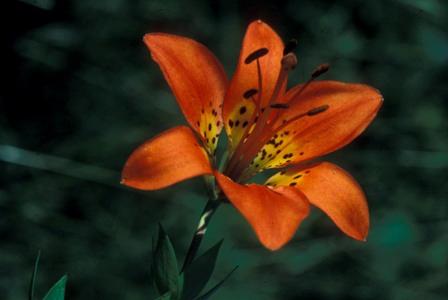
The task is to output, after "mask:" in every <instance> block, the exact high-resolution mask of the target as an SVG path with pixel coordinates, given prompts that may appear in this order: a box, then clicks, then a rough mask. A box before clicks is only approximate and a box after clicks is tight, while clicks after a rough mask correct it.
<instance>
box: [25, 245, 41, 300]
mask: <svg viewBox="0 0 448 300" xmlns="http://www.w3.org/2000/svg"><path fill="white" fill-rule="evenodd" d="M39 260H40V251H38V252H37V257H36V260H35V262H34V270H33V274H32V275H31V281H30V287H29V290H28V299H29V300H33V299H34V285H35V283H36V275H37V269H38V267H39Z"/></svg>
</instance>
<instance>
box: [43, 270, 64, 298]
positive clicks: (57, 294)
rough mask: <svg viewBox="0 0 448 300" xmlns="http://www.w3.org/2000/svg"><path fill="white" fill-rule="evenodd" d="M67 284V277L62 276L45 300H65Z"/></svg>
mask: <svg viewBox="0 0 448 300" xmlns="http://www.w3.org/2000/svg"><path fill="white" fill-rule="evenodd" d="M66 283H67V275H64V276H62V278H61V279H59V281H58V282H56V283H55V284H54V285H53V286H52V287H51V289H50V290H49V291H48V293H47V294H46V295H45V297H44V298H43V300H64V294H65V284H66Z"/></svg>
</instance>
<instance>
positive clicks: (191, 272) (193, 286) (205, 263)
mask: <svg viewBox="0 0 448 300" xmlns="http://www.w3.org/2000/svg"><path fill="white" fill-rule="evenodd" d="M222 242H223V241H222V240H221V241H220V242H218V243H217V244H216V245H215V246H213V247H212V248H210V249H208V250H207V251H206V252H205V253H204V254H202V255H201V256H199V257H198V258H197V259H195V260H194V261H193V263H192V264H191V265H190V266H189V267H188V268H187V269H186V270H185V286H184V292H183V295H182V299H183V300H192V299H194V298H195V297H196V296H198V295H199V293H200V292H201V291H202V289H203V288H204V287H205V285H206V284H207V282H208V281H209V279H210V277H211V276H212V273H213V270H214V269H215V265H216V259H217V257H218V253H219V249H220V248H221V245H222Z"/></svg>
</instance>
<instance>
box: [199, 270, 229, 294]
mask: <svg viewBox="0 0 448 300" xmlns="http://www.w3.org/2000/svg"><path fill="white" fill-rule="evenodd" d="M236 269H238V266H236V267H235V268H233V270H232V271H230V273H229V274H227V275H226V277H224V278H223V279H222V280H221V281H220V282H218V283H217V284H216V285H215V286H214V287H212V288H211V289H210V290H209V291H208V292H207V293H205V294H204V295H202V296H200V297H198V298H196V300H208V299H210V297H211V296H213V294H214V293H216V291H218V289H219V288H220V287H221V285H222V284H223V283H224V282H225V281H226V280H227V279H229V277H230V276H231V275H232V274H233V272H235V271H236Z"/></svg>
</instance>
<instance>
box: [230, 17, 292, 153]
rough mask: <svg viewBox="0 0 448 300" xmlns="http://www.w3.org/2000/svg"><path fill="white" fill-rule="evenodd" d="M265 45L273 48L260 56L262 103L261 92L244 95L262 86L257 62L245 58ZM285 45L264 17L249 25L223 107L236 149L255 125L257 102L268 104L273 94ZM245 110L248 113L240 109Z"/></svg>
mask: <svg viewBox="0 0 448 300" xmlns="http://www.w3.org/2000/svg"><path fill="white" fill-rule="evenodd" d="M261 48H267V49H268V51H269V52H268V53H267V54H266V55H265V56H263V57H261V58H259V62H260V67H261V75H262V78H263V80H262V91H261V103H258V95H259V94H255V95H254V96H253V97H251V98H249V99H245V98H244V97H243V95H244V93H245V92H246V91H248V90H251V89H257V90H258V89H259V87H258V71H257V63H256V62H252V63H250V64H246V63H244V61H245V59H246V58H247V57H248V56H249V55H250V54H251V53H253V52H254V51H256V50H259V49H261ZM283 48H284V45H283V42H282V40H281V39H280V37H279V36H278V35H277V34H276V33H275V31H274V30H273V29H272V28H271V27H269V25H267V24H265V23H263V22H262V21H260V20H258V21H255V22H252V23H251V24H250V25H249V27H248V28H247V31H246V35H245V36H244V40H243V45H242V48H241V52H240V57H239V61H238V65H237V67H236V71H235V74H234V75H233V78H232V80H231V82H230V86H229V89H228V91H227V93H226V96H225V100H224V108H223V118H224V122H225V126H226V132H227V135H228V136H229V139H230V142H231V148H232V149H234V147H235V146H236V145H237V144H238V143H239V141H240V139H241V137H242V135H243V133H244V132H245V131H246V130H249V128H250V127H251V126H250V125H251V122H250V119H251V115H252V113H253V112H254V111H255V108H256V106H257V104H256V103H258V105H259V106H260V107H264V106H266V104H267V102H268V101H269V99H270V98H271V96H272V93H273V92H274V87H275V84H276V81H277V78H278V75H279V73H280V69H281V59H282V57H283ZM258 93H260V91H258ZM255 102H256V103H255ZM242 107H244V108H242ZM241 110H243V111H244V113H240V112H241ZM243 124H247V125H246V126H244V125H243Z"/></svg>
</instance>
